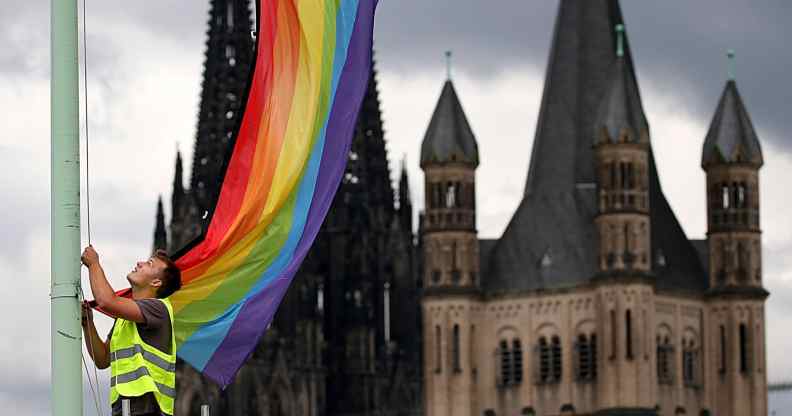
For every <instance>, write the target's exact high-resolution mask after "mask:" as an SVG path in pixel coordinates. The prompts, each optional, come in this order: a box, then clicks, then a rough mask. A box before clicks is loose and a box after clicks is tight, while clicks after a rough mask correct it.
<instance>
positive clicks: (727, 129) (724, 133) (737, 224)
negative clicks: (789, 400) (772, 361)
mask: <svg viewBox="0 0 792 416" xmlns="http://www.w3.org/2000/svg"><path fill="white" fill-rule="evenodd" d="M733 58H734V56H733V53H732V52H731V51H730V52H729V60H730V65H732V64H733V62H731V61H732V60H733ZM730 72H733V71H731V70H730ZM729 78H730V79H729V80H728V81H727V82H726V86H725V88H724V91H723V94H722V95H721V98H720V101H719V103H718V107H717V110H716V111H715V116H714V117H713V119H712V124H711V125H710V128H709V131H708V133H707V137H706V140H705V141H704V149H703V152H702V159H701V166H702V168H703V169H704V171H705V172H706V175H707V225H708V226H707V240H708V245H709V288H710V289H709V300H710V308H711V313H712V314H711V316H712V320H713V321H714V322H713V325H711V326H710V336H709V338H710V342H711V343H712V350H713V351H714V352H715V354H714V355H715V357H713V358H714V359H713V360H711V361H712V363H713V364H714V366H713V371H711V374H710V377H711V385H713V386H714V391H713V403H714V411H715V414H717V415H724V416H729V415H766V414H767V394H765V393H764V392H766V391H767V389H766V385H767V376H766V373H765V354H764V344H765V343H764V339H765V325H764V301H765V299H766V298H767V295H768V293H767V292H766V291H765V290H764V288H763V287H762V258H761V247H762V246H761V229H760V227H759V169H760V168H761V167H762V164H763V163H764V162H763V158H762V150H761V147H760V145H759V139H758V138H757V136H756V132H755V131H754V128H753V124H752V123H751V119H750V117H749V116H748V111H747V110H746V109H745V106H744V105H743V102H742V98H741V97H740V94H739V92H738V91H737V83H736V82H735V80H734V77H733V73H730V77H729Z"/></svg>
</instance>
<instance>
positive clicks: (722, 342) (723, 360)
mask: <svg viewBox="0 0 792 416" xmlns="http://www.w3.org/2000/svg"><path fill="white" fill-rule="evenodd" d="M719 329H720V365H719V366H718V372H719V373H721V374H725V373H726V327H725V326H723V325H721V326H720V328H719Z"/></svg>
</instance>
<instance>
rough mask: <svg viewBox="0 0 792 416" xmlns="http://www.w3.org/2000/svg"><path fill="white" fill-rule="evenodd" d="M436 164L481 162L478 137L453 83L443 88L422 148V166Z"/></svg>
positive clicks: (448, 83)
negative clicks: (466, 115)
mask: <svg viewBox="0 0 792 416" xmlns="http://www.w3.org/2000/svg"><path fill="white" fill-rule="evenodd" d="M432 162H440V163H442V162H465V163H471V164H473V165H474V166H478V163H479V155H478V144H477V143H476V137H475V136H474V135H473V130H471V129H470V124H468V121H467V117H465V111H464V110H462V104H460V103H459V98H458V97H457V94H456V90H454V84H453V83H452V82H451V80H448V81H446V82H445V85H443V91H442V92H441V93H440V99H438V100H437V106H436V107H435V110H434V114H432V120H431V121H430V122H429V127H428V128H427V129H426V135H424V139H423V144H422V145H421V166H425V165H426V164H427V163H432Z"/></svg>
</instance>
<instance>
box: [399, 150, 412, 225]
mask: <svg viewBox="0 0 792 416" xmlns="http://www.w3.org/2000/svg"><path fill="white" fill-rule="evenodd" d="M399 217H400V220H401V226H402V230H404V231H405V232H410V233H412V197H411V196H410V181H409V178H408V177H407V156H406V155H405V156H404V159H402V164H401V175H399Z"/></svg>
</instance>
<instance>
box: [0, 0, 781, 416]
mask: <svg viewBox="0 0 792 416" xmlns="http://www.w3.org/2000/svg"><path fill="white" fill-rule="evenodd" d="M189 3H190V4H194V6H192V7H185V4H186V3H185V2H184V1H183V0H160V1H156V2H154V1H147V2H129V1H121V0H103V1H97V0H88V8H89V10H88V31H89V34H88V43H89V65H90V66H89V81H88V86H89V101H88V105H89V114H90V123H89V128H90V133H91V207H92V210H91V215H92V218H91V223H92V229H93V242H94V245H95V246H96V247H97V249H98V250H99V252H100V255H101V256H102V259H103V261H104V263H105V266H106V269H107V271H108V273H109V274H110V276H111V279H112V281H113V282H114V283H115V284H117V285H119V286H120V285H121V284H122V282H123V281H124V276H125V275H126V273H127V272H128V270H129V269H130V268H131V265H132V264H133V261H134V260H136V259H138V258H140V257H142V256H145V255H146V253H147V252H148V251H149V249H150V246H151V241H152V231H153V227H154V213H155V206H156V199H157V196H158V195H159V194H160V193H163V194H164V196H165V199H166V202H167V200H168V199H169V197H170V191H169V189H170V183H171V181H172V175H173V158H174V154H175V151H176V149H177V147H178V148H180V149H181V150H182V151H183V152H184V153H185V159H186V160H187V161H189V160H191V150H192V143H193V140H194V132H195V123H196V119H195V115H196V113H197V107H198V97H199V92H200V91H199V87H200V81H201V80H200V75H201V69H202V68H201V65H202V62H203V52H204V40H205V39H204V33H205V23H206V16H207V10H208V1H206V0H204V1H195V0H194V1H191V2H189ZM557 5H558V1H557V0H552V1H551V0H534V1H525V0H519V1H518V0H499V1H497V2H493V1H481V0H432V1H425V0H390V1H389V0H382V1H381V4H380V7H379V11H378V17H377V25H376V46H375V47H376V50H377V51H376V58H377V68H378V70H379V86H380V98H381V100H382V109H383V113H384V119H385V127H386V139H387V141H388V149H389V155H390V159H391V166H392V170H394V171H395V170H397V169H398V167H399V161H400V160H401V158H402V156H405V157H406V160H407V164H408V165H407V166H408V169H409V173H410V175H411V185H412V191H413V197H414V199H415V200H416V201H422V192H423V190H422V187H421V184H422V176H421V174H420V171H419V169H418V166H417V159H418V151H419V146H420V142H421V139H422V137H423V132H424V130H425V128H426V125H427V123H428V121H429V117H430V116H431V112H432V110H433V107H434V104H435V101H436V99H437V97H438V95H439V93H440V88H441V86H442V82H443V81H444V79H445V64H444V57H443V52H444V51H445V50H447V49H450V50H453V51H454V58H453V69H452V73H453V79H454V82H455V84H456V88H457V92H458V93H459V96H460V98H461V100H462V103H463V106H464V108H465V111H466V113H467V116H468V119H469V121H470V123H471V125H472V127H473V129H474V132H475V134H476V136H477V138H478V142H479V148H480V153H481V159H482V163H481V166H480V168H479V171H478V181H479V183H480V186H479V188H478V189H480V190H485V192H481V193H480V194H479V195H478V206H479V230H480V234H481V235H482V236H483V237H490V238H494V237H497V236H499V235H500V234H501V232H502V231H503V229H504V227H505V226H506V224H507V222H508V220H509V218H510V215H511V213H512V212H513V211H514V209H515V208H516V206H517V204H518V202H519V196H520V195H521V193H522V188H523V184H524V181H525V176H526V173H527V169H528V160H529V157H530V153H531V145H532V142H533V134H534V126H535V123H536V119H537V115H538V105H539V100H540V97H541V93H542V85H543V78H544V72H545V66H546V63H547V55H548V52H549V45H550V36H551V30H552V26H553V23H554V18H555V13H556V9H557ZM48 7H49V2H48V1H46V0H28V1H24V2H23V1H19V0H0V8H2V10H3V12H2V15H0V45H2V46H3V47H2V48H0V114H2V119H1V120H2V126H3V134H2V136H1V137H0V174H2V177H3V178H4V179H3V180H2V181H0V193H1V194H2V195H4V198H3V201H4V203H5V205H4V208H3V211H2V215H0V229H2V230H3V232H2V233H0V235H2V237H0V272H2V274H3V275H5V276H6V278H5V279H6V280H5V282H6V283H5V284H4V285H2V289H0V295H2V298H3V301H2V302H0V311H2V312H3V315H4V316H5V319H3V320H0V333H3V334H4V335H5V336H4V337H2V341H0V357H3V358H0V373H2V374H3V376H2V377H0V408H7V409H8V408H14V409H18V410H17V413H19V414H29V415H44V414H49V411H48V408H49V404H48V403H49V372H50V365H49V363H50V343H49V329H50V326H49V299H48V293H49V279H50V276H49V253H50V240H49V237H50V234H49V232H50V230H49V227H50V223H49V207H50V205H49V137H50V134H49V10H48ZM622 8H623V12H624V14H625V19H626V23H627V31H628V33H629V36H630V41H631V45H632V48H633V54H634V60H635V63H636V66H637V71H638V77H639V82H640V87H641V92H642V96H643V99H644V108H645V110H646V112H647V116H648V118H649V122H650V124H651V127H652V140H653V146H654V149H655V152H656V155H657V159H658V160H657V163H658V165H659V169H660V175H661V182H662V185H663V188H664V190H665V192H666V195H667V197H668V199H669V202H670V203H671V205H672V207H673V208H674V209H675V211H676V213H677V216H678V218H679V220H680V221H681V223H682V225H683V227H684V229H685V231H686V232H687V234H688V236H689V237H690V238H703V237H704V234H705V231H706V219H705V206H704V192H703V189H704V174H703V172H702V171H701V169H700V168H699V158H700V151H701V145H702V142H703V139H704V136H705V134H706V130H707V126H708V124H709V120H710V118H711V117H712V113H713V112H714V109H715V105H716V103H717V99H718V97H719V95H720V92H721V90H722V88H723V84H724V82H725V77H726V61H725V56H724V55H725V50H726V49H727V48H734V49H735V50H736V51H737V71H736V72H737V80H738V85H739V88H740V91H741V94H742V96H743V99H744V101H745V103H746V105H747V107H748V110H749V111H750V113H751V115H752V118H753V122H754V124H755V126H756V129H757V132H758V134H759V137H760V139H761V140H762V144H763V150H764V155H765V167H764V168H763V169H762V173H761V180H762V184H761V191H762V194H761V203H762V211H761V215H762V222H763V229H764V234H763V242H764V250H765V251H764V261H765V263H764V279H765V286H766V288H767V289H768V290H769V291H770V292H771V296H770V298H769V299H768V301H767V324H768V330H767V333H768V335H767V337H768V339H767V349H768V378H769V379H770V380H771V381H774V380H781V379H791V378H792V358H790V357H789V355H787V354H785V353H786V352H787V351H789V350H790V349H792V336H790V335H789V332H788V329H787V322H788V321H787V319H788V318H787V317H788V316H790V315H792V257H790V256H789V255H790V254H792V216H790V215H789V214H788V212H789V207H790V206H792V193H790V192H789V191H788V189H787V181H786V180H785V179H786V178H788V173H789V172H790V171H792V139H790V137H789V131H788V128H786V127H787V126H788V125H789V116H790V112H789V105H788V101H789V100H790V98H792V93H791V92H792V91H791V90H790V87H789V82H788V75H787V73H788V71H789V69H790V68H792V54H790V53H789V49H788V47H787V46H786V45H785V40H787V39H792V28H790V26H789V25H788V22H789V19H790V18H792V3H790V2H788V1H786V0H763V1H751V0H698V1H696V2H690V1H687V0H666V1H663V2H645V1H637V0H632V1H630V0H624V1H623V2H622ZM187 168H188V169H189V166H188V167H187ZM418 205H419V206H420V202H419V204H418ZM166 211H167V203H166ZM84 212H85V210H83V213H84ZM86 287H87V286H86ZM109 325H110V322H109V321H108V320H104V321H101V322H100V325H99V326H100V327H101V328H102V329H103V330H106V329H108V328H109ZM100 384H102V389H103V390H104V392H106V391H107V387H106V386H107V384H106V379H104V378H103V380H101V381H100ZM88 404H90V402H89V401H86V405H88ZM90 414H92V413H90Z"/></svg>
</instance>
